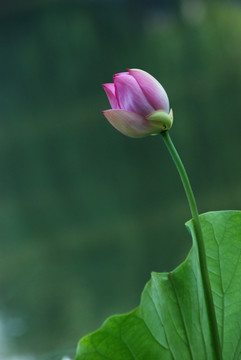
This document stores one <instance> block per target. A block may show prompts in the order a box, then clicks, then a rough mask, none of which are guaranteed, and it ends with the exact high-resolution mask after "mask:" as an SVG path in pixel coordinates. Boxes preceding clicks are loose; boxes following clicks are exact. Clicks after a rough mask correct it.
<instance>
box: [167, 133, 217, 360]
mask: <svg viewBox="0 0 241 360" xmlns="http://www.w3.org/2000/svg"><path fill="white" fill-rule="evenodd" d="M161 135H162V137H163V140H164V142H165V144H166V146H167V148H168V150H169V152H170V154H171V157H172V159H173V161H174V163H175V165H176V167H177V170H178V172H179V175H180V177H181V180H182V183H183V186H184V189H185V192H186V196H187V199H188V203H189V207H190V210H191V214H192V218H193V224H194V230H195V233H196V239H197V246H198V254H199V262H200V270H201V276H202V281H203V288H204V294H205V299H206V304H207V311H208V318H209V326H210V330H211V336H212V337H213V347H214V352H215V359H217V360H222V351H221V346H220V340H219V335H218V326H217V319H216V314H215V309H214V303H213V296H212V290H211V285H210V280H209V275H208V268H207V260H206V252H205V246H204V240H203V233H202V228H201V224H200V220H199V215H198V210H197V204H196V200H195V197H194V194H193V191H192V188H191V185H190V182H189V179H188V176H187V173H186V170H185V168H184V165H183V163H182V160H181V159H180V156H179V155H178V152H177V150H176V148H175V146H174V144H173V142H172V140H171V138H170V135H169V133H168V131H165V132H161Z"/></svg>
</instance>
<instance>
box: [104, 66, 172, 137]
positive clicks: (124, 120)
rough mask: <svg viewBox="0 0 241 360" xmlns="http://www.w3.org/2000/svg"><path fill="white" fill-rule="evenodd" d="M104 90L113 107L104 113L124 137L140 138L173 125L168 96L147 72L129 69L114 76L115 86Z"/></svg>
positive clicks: (110, 85)
mask: <svg viewBox="0 0 241 360" xmlns="http://www.w3.org/2000/svg"><path fill="white" fill-rule="evenodd" d="M103 87H104V90H105V92H106V95H107V97H108V99H109V102H110V105H111V107H112V109H111V110H105V111H103V114H104V115H105V117H106V118H107V120H108V121H109V122H110V123H111V124H112V125H113V126H114V127H115V128H116V129H117V130H119V131H120V132H122V133H123V134H124V135H127V136H130V137H134V138H139V137H144V136H147V135H152V134H158V133H160V132H161V131H163V130H168V129H170V127H171V126H172V115H171V114H169V111H170V109H169V100H168V97H167V94H166V92H165V90H164V89H163V87H162V86H161V84H160V83H159V82H158V81H157V80H156V79H155V78H154V77H153V76H151V75H150V74H148V73H147V72H145V71H143V70H139V69H130V70H128V72H123V73H119V74H116V75H114V83H113V84H112V83H111V84H103Z"/></svg>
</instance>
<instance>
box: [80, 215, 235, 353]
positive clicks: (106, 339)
mask: <svg viewBox="0 0 241 360" xmlns="http://www.w3.org/2000/svg"><path fill="white" fill-rule="evenodd" d="M200 220H201V225H202V229H203V234H204V240H205V248H206V254H207V263H208V271H209V276H210V281H211V288H212V293H213V298H214V304H215V311H216V316H217V322H218V329H219V336H220V341H221V346H222V351H223V360H239V359H241V212H240V211H221V212H210V213H206V214H203V215H201V216H200ZM187 227H188V230H189V231H190V233H191V235H192V238H193V246H192V249H191V251H190V253H189V255H188V257H187V259H186V260H185V261H184V262H183V263H182V264H181V265H180V266H178V267H177V268H176V269H175V270H174V271H172V272H170V273H161V274H158V273H153V274H152V278H151V280H150V281H149V282H148V283H147V285H146V287H145V289H144V291H143V293H142V297H141V303H140V306H139V307H138V308H137V309H135V310H133V311H132V312H130V313H128V314H125V315H117V316H113V317H110V318H109V319H107V320H106V321H105V323H104V324H103V325H102V327H101V328H100V329H99V330H97V331H96V332H94V333H92V334H90V335H88V336H86V337H84V338H83V339H82V340H80V342H79V345H78V348H77V355H76V360H189V359H190V360H205V359H207V360H215V358H214V355H213V351H212V344H211V337H210V331H209V326H208V320H207V310H206V305H205V301H204V295H203V288H202V281H201V277H200V270H199V260H198V253H197V245H196V239H195V234H194V229H193V224H192V221H189V222H188V223H187Z"/></svg>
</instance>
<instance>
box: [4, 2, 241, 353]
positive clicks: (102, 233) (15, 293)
mask: <svg viewBox="0 0 241 360" xmlns="http://www.w3.org/2000/svg"><path fill="white" fill-rule="evenodd" d="M212 4H213V5H212V6H206V5H205V3H203V2H201V1H195V2H193V3H192V2H191V3H190V4H189V5H188V7H187V3H186V2H179V1H176V2H175V1H173V2H171V4H168V2H163V3H162V2H155V1H152V2H148V4H147V2H144V1H143V2H141V1H140V2H137V1H132V2H131V1H130V2H125V1H112V2H111V1H109V2H108V1H89V2H88V1H86V2H84V1H36V2H31V1H25V0H24V1H21V2H18V1H16V2H14V1H9V2H3V3H1V5H0V190H1V198H0V212H1V217H0V221H1V223H0V358H1V359H3V360H9V359H12V358H11V357H10V356H13V355H15V356H19V357H18V358H17V359H21V360H29V359H31V360H35V359H62V358H63V357H64V356H69V357H72V356H73V354H74V349H75V346H76V343H77V341H78V339H79V338H80V337H81V336H83V335H84V334H86V333H87V332H89V331H92V330H94V329H96V328H97V327H98V326H100V324H101V323H102V321H103V320H104V319H105V318H106V317H107V316H109V315H111V314H113V313H121V312H126V311H129V310H131V309H132V308H134V307H135V306H137V305H138V303H139V298H140V294H141V291H142V289H143V287H144V285H145V283H146V282H147V281H148V279H149V277H150V272H151V271H152V270H155V271H167V270H171V269H172V268H173V267H175V266H176V265H178V264H179V263H180V261H182V260H183V259H184V258H185V256H186V254H187V252H188V250H189V248H190V245H191V242H190V237H189V235H188V233H187V231H186V229H185V227H184V223H185V222H186V221H187V220H188V219H189V217H190V214H189V210H188V206H187V202H186V200H185V197H184V192H183V189H182V186H181V183H180V181H179V179H178V176H177V173H176V170H175V168H174V165H173V164H172V162H171V160H170V158H169V155H168V153H167V151H166V149H165V148H164V145H163V143H162V139H161V138H160V137H158V136H156V137H149V138H144V139H140V140H134V139H130V138H127V137H124V136H123V135H121V134H120V133H118V132H117V131H116V130H115V129H114V128H112V127H111V126H110V125H109V124H108V123H107V121H106V120H105V118H104V117H103V115H102V114H101V110H104V109H108V108H109V103H108V100H107V99H106V96H105V94H104V91H103V90H102V88H101V84H102V83H104V82H111V81H112V75H113V74H114V73H116V72H121V71H125V70H126V68H132V67H135V68H141V69H143V70H146V71H148V72H150V73H151V74H152V75H154V76H155V77H156V78H158V80H159V81H160V82H161V83H162V84H163V86H164V87H165V89H166V91H167V93H168V95H169V99H170V103H171V106H172V108H173V111H174V125H173V129H172V130H171V135H172V138H173V140H174V142H175V143H176V146H177V147H178V149H179V151H180V153H181V155H182V157H183V160H184V163H185V164H186V167H187V169H188V172H189V175H190V178H191V181H192V184H193V188H194V192H195V194H196V197H197V201H198V204H199V209H200V212H205V211H209V210H222V209H240V195H241V184H240V174H241V162H240V130H241V46H240V36H241V7H240V5H238V4H235V3H231V2H217V3H216V4H215V2H213V3H212ZM20 355H22V356H24V357H23V358H20ZM27 355H29V356H31V357H30V358H27V357H26V356H27ZM14 359H15V358H14Z"/></svg>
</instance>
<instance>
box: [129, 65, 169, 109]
mask: <svg viewBox="0 0 241 360" xmlns="http://www.w3.org/2000/svg"><path fill="white" fill-rule="evenodd" d="M129 74H130V75H132V76H133V77H134V78H135V80H136V81H137V82H138V84H139V85H140V87H141V89H142V91H143V93H144V95H145V97H146V99H147V100H148V102H149V103H150V104H151V105H152V106H153V108H154V109H155V110H164V111H166V112H167V113H168V112H169V100H168V96H167V94H166V91H165V90H164V88H163V87H162V86H161V84H160V83H159V81H157V80H156V79H155V78H154V77H153V76H152V75H150V74H148V73H147V72H146V71H143V70H139V69H129Z"/></svg>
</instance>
